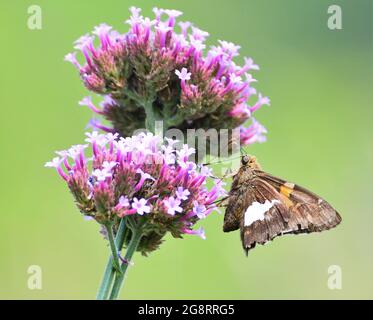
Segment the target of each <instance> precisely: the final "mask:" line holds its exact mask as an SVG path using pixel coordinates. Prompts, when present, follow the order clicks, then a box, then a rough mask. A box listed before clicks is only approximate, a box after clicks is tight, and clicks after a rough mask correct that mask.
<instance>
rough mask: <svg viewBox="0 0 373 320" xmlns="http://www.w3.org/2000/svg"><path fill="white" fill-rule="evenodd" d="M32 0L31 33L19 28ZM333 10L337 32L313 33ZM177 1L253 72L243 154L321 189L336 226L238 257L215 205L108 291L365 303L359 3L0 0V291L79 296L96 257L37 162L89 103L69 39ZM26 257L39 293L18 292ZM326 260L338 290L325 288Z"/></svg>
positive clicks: (79, 222)
mask: <svg viewBox="0 0 373 320" xmlns="http://www.w3.org/2000/svg"><path fill="white" fill-rule="evenodd" d="M31 4H38V5H40V6H41V8H42V12H43V27H42V30H29V29H28V28H27V18H28V14H27V8H28V6H29V5H31ZM331 4H339V5H340V6H341V8H342V12H343V29H342V30H337V31H332V30H329V29H328V27H327V18H328V14H327V8H328V6H329V5H331ZM131 5H136V6H138V7H141V8H143V9H144V14H145V15H149V14H151V8H152V7H153V6H155V5H156V6H158V7H165V8H173V9H179V10H182V11H184V16H183V17H182V20H190V21H192V22H194V23H195V24H196V25H197V26H199V27H200V28H201V29H203V30H207V31H209V32H210V34H211V37H210V39H209V44H214V43H215V42H216V41H217V40H218V39H224V40H229V41H233V42H235V43H237V44H240V45H241V46H242V49H241V54H242V55H246V56H252V57H253V58H254V60H255V61H256V62H257V63H258V64H259V65H260V66H261V70H260V71H259V72H258V73H255V76H256V78H257V79H258V80H259V83H258V85H257V88H259V90H261V91H263V92H264V93H265V94H266V95H268V96H269V97H270V98H271V100H272V106H271V107H263V108H262V110H260V111H259V112H258V113H257V118H258V119H259V120H260V121H261V122H262V123H263V124H264V125H265V126H266V127H267V128H268V131H269V134H268V142H266V143H265V144H261V145H255V146H251V147H249V148H247V151H248V152H250V153H252V154H255V155H256V156H257V157H258V158H259V160H260V162H261V164H262V166H263V167H264V168H265V169H266V170H267V171H268V172H271V173H273V174H275V175H278V176H281V177H284V178H286V179H288V180H290V181H295V182H297V183H299V184H300V185H303V186H305V187H308V188H310V189H312V190H314V191H316V192H317V193H319V194H320V195H322V196H323V197H325V198H326V199H328V200H329V201H330V202H331V203H332V204H333V205H334V206H335V207H336V208H337V209H338V210H339V212H340V213H341V215H342V217H343V222H342V224H341V226H339V227H338V228H337V229H334V230H332V231H329V232H326V233H322V234H312V235H308V236H297V237H284V238H282V239H277V240H275V241H274V242H273V243H271V244H270V245H268V246H265V247H258V248H256V249H255V250H254V251H252V253H251V254H250V255H249V257H248V258H246V257H245V255H244V253H243V251H242V249H241V244H240V242H239V234H238V233H237V232H236V233H230V234H224V233H222V232H221V227H222V219H223V216H222V215H218V214H215V215H213V216H210V217H209V218H208V219H206V220H204V221H202V222H201V225H203V226H204V227H205V229H206V231H207V237H208V238H207V240H206V241H202V240H201V239H199V238H197V237H186V238H185V239H184V240H178V239H172V238H170V237H168V238H167V241H166V242H165V243H164V244H163V245H162V247H161V249H160V250H159V251H157V252H155V253H154V254H152V255H151V256H150V257H148V258H143V257H141V256H136V257H135V266H134V267H132V268H131V269H130V271H129V275H128V278H127V282H126V286H125V288H124V290H123V291H122V294H121V298H124V299H142V298H144V299H147V298H156V299H166V298H167V299H178V298H194V299H199V298H204V299H207V298H214V299H261V298H280V299H288V298H296V299H313V298H318V299H326V298H328V299H329V298H330V299H341V298H354V299H355V298H373V277H372V269H373V268H372V266H373V254H372V242H373V233H372V226H373V212H372V211H373V210H372V198H373V194H372V181H373V170H372V165H373V148H372V137H373V136H372V133H373V129H372V127H373V126H372V120H373V109H372V98H373V94H372V92H373V90H372V83H373V81H372V80H373V79H372V71H373V70H372V69H373V65H372V54H373V46H372V33H373V31H372V30H373V29H372V12H373V11H372V1H363V0H360V1H352V0H351V1H336V0H333V1H326V0H325V1H321V0H318V1H315V0H313V1H295V0H286V1H278V0H271V1H269V0H265V1H263V0H261V1H259V0H255V1H253V0H231V1H225V0H219V1H217V0H209V1H200V0H188V1H149V0H146V1H145V0H144V1H124V0H118V1H113V0H105V1H88V0H86V1H83V0H81V1H75V0H74V1H73V0H63V1H62V0H59V1H40V0H33V1H22V0H17V1H10V0H1V1H0V36H1V39H2V45H1V52H0V55H1V59H0V86H1V87H0V88H1V89H0V103H1V105H0V120H1V125H0V146H1V148H0V154H1V157H0V177H1V183H0V200H1V201H0V216H1V220H0V298H3V299H9V298H20V299H44V298H49V299H57V298H62V299H67V298H72V299H92V298H94V297H95V294H96V289H97V288H98V285H99V282H100V280H101V274H102V271H103V269H104V266H105V263H106V259H107V256H108V249H107V247H106V243H105V242H104V241H103V240H102V238H101V236H100V235H99V234H98V229H99V228H98V225H97V224H96V223H94V222H87V221H84V220H83V219H82V218H81V216H80V215H79V213H78V211H77V209H76V208H75V206H74V203H73V201H72V197H71V196H70V194H69V192H68V191H67V188H66V186H65V184H64V183H63V181H62V180H60V179H59V177H58V176H57V175H56V173H55V172H53V170H47V169H44V167H43V165H44V163H45V161H47V160H49V159H51V158H52V156H53V152H54V150H60V149H63V148H67V147H69V146H70V145H71V144H76V143H81V142H83V132H84V128H85V125H86V124H87V122H88V120H89V118H90V116H91V112H90V111H88V109H87V108H79V107H77V102H78V101H79V100H80V99H81V98H82V97H83V96H84V95H87V91H86V90H85V89H84V87H83V86H82V84H81V82H80V80H79V78H78V75H77V72H76V70H75V69H74V68H73V67H72V66H71V65H70V64H68V63H65V62H63V57H64V55H65V54H66V53H68V52H70V51H72V42H73V41H74V40H75V39H77V38H78V37H79V36H81V35H82V34H84V33H86V32H88V31H90V30H92V29H93V26H95V25H98V24H99V23H102V22H106V23H108V24H111V25H113V26H114V27H115V28H117V29H119V30H120V31H122V32H124V31H126V30H127V25H124V24H123V21H124V20H126V19H127V18H128V16H129V13H128V10H127V9H128V7H129V6H131ZM30 265H39V266H40V267H41V268H42V272H43V273H42V275H43V280H42V281H43V282H42V286H43V287H42V290H30V289H28V287H27V279H28V277H29V275H28V273H27V269H28V267H29V266H30ZM330 265H339V266H340V267H341V268H342V281H343V282H342V285H343V287H342V290H330V289H328V286H327V280H328V271H327V270H328V267H329V266H330Z"/></svg>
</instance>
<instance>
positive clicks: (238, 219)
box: [223, 156, 341, 252]
mask: <svg viewBox="0 0 373 320" xmlns="http://www.w3.org/2000/svg"><path fill="white" fill-rule="evenodd" d="M340 222H341V217H340V215H339V214H338V213H337V212H336V210H335V209H333V207H332V206H331V205H330V204H329V203H327V202H326V201H325V200H324V199H322V198H320V197H319V196H317V195H315V194H314V193H312V192H310V191H308V190H306V189H304V188H302V187H300V186H298V185H296V184H293V183H290V182H287V181H284V180H282V179H279V178H277V177H274V176H272V175H270V174H268V173H266V172H264V171H262V169H261V167H260V165H259V164H258V162H257V161H256V158H255V157H249V156H244V157H243V158H242V165H241V167H240V169H239V171H238V173H237V174H236V175H235V176H234V178H233V182H232V187H231V190H230V193H229V197H228V205H227V208H226V211H225V216H224V225H223V231H224V232H230V231H234V230H238V229H240V232H241V241H242V245H243V248H244V249H245V251H246V252H248V251H249V250H250V249H252V248H254V247H255V245H256V244H257V243H258V244H265V243H267V242H268V241H271V240H273V239H274V238H275V237H277V236H280V235H283V234H299V233H310V232H321V231H324V230H328V229H330V228H333V227H335V226H337V225H338V224H339V223H340Z"/></svg>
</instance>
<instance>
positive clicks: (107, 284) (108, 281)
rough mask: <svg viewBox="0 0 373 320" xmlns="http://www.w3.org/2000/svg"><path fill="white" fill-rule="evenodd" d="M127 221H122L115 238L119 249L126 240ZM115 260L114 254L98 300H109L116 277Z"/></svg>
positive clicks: (103, 279) (105, 272)
mask: <svg viewBox="0 0 373 320" xmlns="http://www.w3.org/2000/svg"><path fill="white" fill-rule="evenodd" d="M126 231H127V230H126V221H125V219H124V218H123V219H122V220H121V221H120V224H119V228H118V231H117V234H116V237H115V245H116V247H117V248H122V247H123V243H124V238H125V235H126ZM115 273H116V272H115V268H114V260H113V256H112V254H111V255H110V257H109V260H108V262H107V265H106V268H105V271H104V275H103V278H102V281H101V285H100V288H99V290H98V292H97V300H105V299H107V298H108V295H109V292H110V289H111V286H112V283H113V280H114V275H115Z"/></svg>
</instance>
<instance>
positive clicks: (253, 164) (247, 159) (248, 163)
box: [241, 154, 261, 170]
mask: <svg viewBox="0 0 373 320" xmlns="http://www.w3.org/2000/svg"><path fill="white" fill-rule="evenodd" d="M241 165H242V166H243V167H249V168H250V169H252V170H261V167H260V164H259V163H258V161H257V160H256V157H254V156H250V155H248V154H246V155H244V156H242V158H241Z"/></svg>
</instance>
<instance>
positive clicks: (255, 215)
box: [244, 200, 280, 227]
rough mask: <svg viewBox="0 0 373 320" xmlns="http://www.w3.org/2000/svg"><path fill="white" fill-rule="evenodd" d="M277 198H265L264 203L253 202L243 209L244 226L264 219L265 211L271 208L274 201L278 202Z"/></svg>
mask: <svg viewBox="0 0 373 320" xmlns="http://www.w3.org/2000/svg"><path fill="white" fill-rule="evenodd" d="M279 202H280V201H278V200H272V201H269V200H266V201H265V202H264V203H260V202H254V203H253V204H252V205H251V206H250V207H248V208H247V209H246V211H245V221H244V226H245V227H248V226H250V225H251V224H253V223H254V222H255V221H258V220H264V215H265V213H266V212H267V211H268V210H269V209H271V208H272V207H273V206H274V205H275V204H276V203H279Z"/></svg>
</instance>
